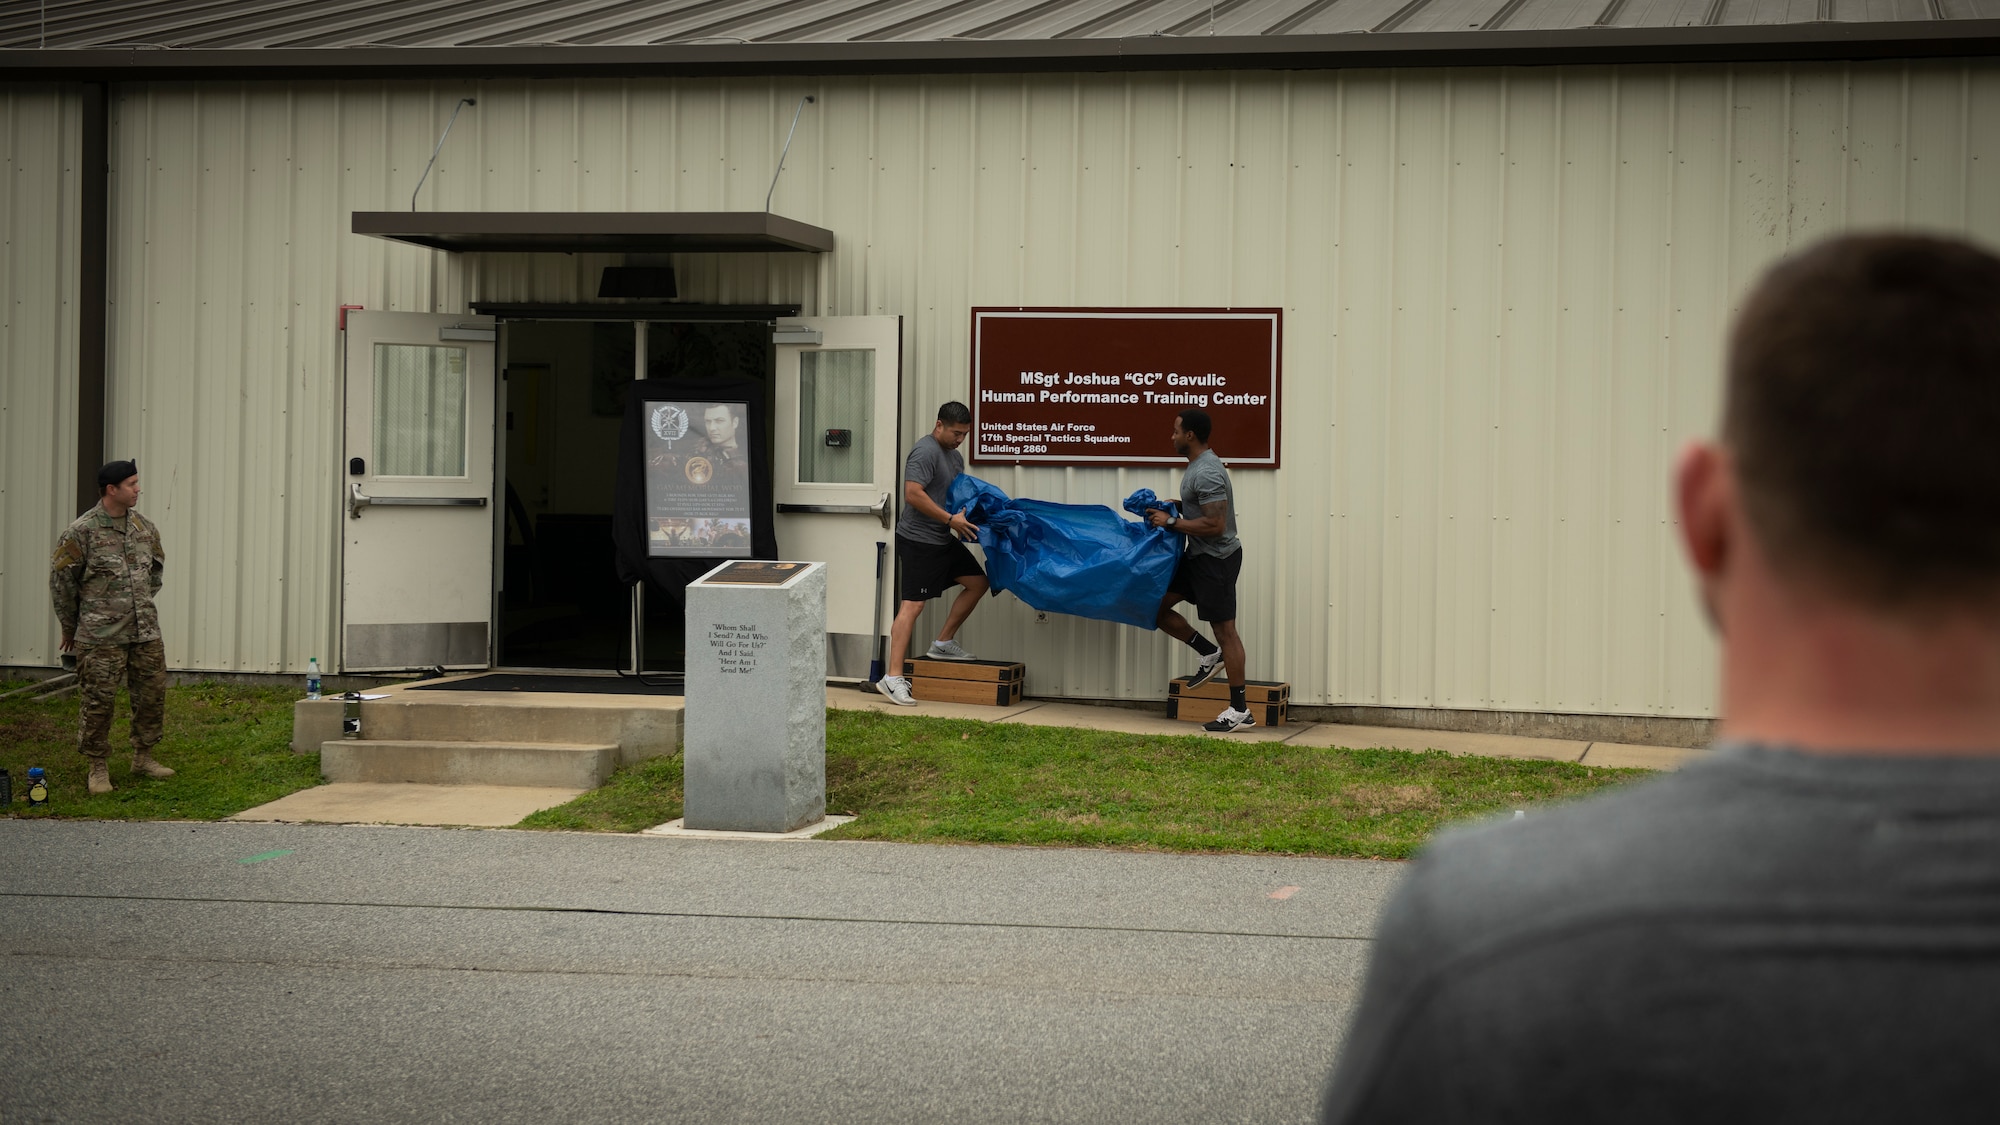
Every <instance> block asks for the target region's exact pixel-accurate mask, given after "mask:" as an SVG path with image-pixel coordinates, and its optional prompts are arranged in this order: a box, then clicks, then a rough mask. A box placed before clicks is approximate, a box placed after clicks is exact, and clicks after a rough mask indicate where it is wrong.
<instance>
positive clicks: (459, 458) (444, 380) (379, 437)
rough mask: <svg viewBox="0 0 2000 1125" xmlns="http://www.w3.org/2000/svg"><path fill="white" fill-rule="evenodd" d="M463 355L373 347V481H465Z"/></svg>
mask: <svg viewBox="0 0 2000 1125" xmlns="http://www.w3.org/2000/svg"><path fill="white" fill-rule="evenodd" d="M465 390H466V385H465V349H463V348H446V347H435V346H425V345H421V344H376V345H375V475H376V476H383V477H462V476H464V475H465Z"/></svg>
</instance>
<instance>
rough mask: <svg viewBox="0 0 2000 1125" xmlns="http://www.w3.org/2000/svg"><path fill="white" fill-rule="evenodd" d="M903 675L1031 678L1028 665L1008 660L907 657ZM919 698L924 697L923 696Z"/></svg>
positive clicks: (913, 677)
mask: <svg viewBox="0 0 2000 1125" xmlns="http://www.w3.org/2000/svg"><path fill="white" fill-rule="evenodd" d="M903 675H904V676H906V677H908V678H909V679H911V680H916V679H918V678H922V679H926V680H974V681H977V682H980V683H989V684H1018V683H1022V682H1025V681H1026V680H1027V678H1028V666H1027V665H1025V664H1016V663H1014V662H1012V661H1008V660H931V659H927V658H926V659H919V660H905V661H903ZM917 698H919V699H922V698H923V697H922V696H918V697H917Z"/></svg>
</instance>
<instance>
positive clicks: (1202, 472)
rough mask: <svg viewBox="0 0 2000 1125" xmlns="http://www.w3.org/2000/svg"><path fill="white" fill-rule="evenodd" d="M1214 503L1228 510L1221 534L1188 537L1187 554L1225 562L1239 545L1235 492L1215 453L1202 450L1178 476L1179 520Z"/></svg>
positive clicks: (1227, 471) (1194, 514) (1196, 513)
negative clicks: (1214, 558)
mask: <svg viewBox="0 0 2000 1125" xmlns="http://www.w3.org/2000/svg"><path fill="white" fill-rule="evenodd" d="M1217 500H1220V501H1222V502H1223V503H1224V504H1226V505H1228V507H1229V512H1228V515H1227V516H1225V517H1224V519H1223V521H1222V534H1221V535H1206V536H1204V535H1190V536H1188V537H1187V553H1188V554H1190V555H1214V556H1215V557H1216V558H1219V559H1220V558H1227V557H1228V556H1230V555H1233V554H1235V553H1236V551H1237V548H1239V547H1241V546H1242V545H1243V544H1242V542H1241V541H1239V540H1238V539H1237V538H1236V489H1235V488H1234V487H1233V486H1232V485H1231V484H1230V481H1229V470H1228V469H1226V468H1224V467H1223V465H1222V458H1220V457H1217V456H1216V455H1215V450H1213V449H1204V450H1202V451H1201V456H1199V457H1196V458H1195V459H1194V460H1192V461H1189V462H1188V467H1187V469H1186V470H1184V471H1183V472H1182V473H1181V516H1182V517H1183V518H1185V519H1192V518H1194V517H1196V516H1199V515H1201V506H1202V505H1203V504H1213V503H1215V502H1216V501H1217Z"/></svg>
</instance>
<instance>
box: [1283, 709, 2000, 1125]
mask: <svg viewBox="0 0 2000 1125" xmlns="http://www.w3.org/2000/svg"><path fill="white" fill-rule="evenodd" d="M1996 1027H2000V758H1984V759H1981V758H1948V757H1929V758H1904V757H1893V756H1887V755H1882V756H1832V755H1819V754H1806V753H1800V752H1797V751H1792V750H1783V749H1773V748H1769V747H1763V746H1756V745H1747V744H1738V745H1725V746H1720V747H1718V748H1717V749H1716V750H1715V752H1714V753H1713V754H1712V755H1710V756H1708V757H1706V758H1705V759H1703V760H1700V761H1697V762H1694V763H1692V764H1690V765H1688V766H1687V767H1686V768H1684V769H1682V770H1681V771H1680V772H1679V773H1676V774H1670V775H1667V776H1664V777H1660V778H1657V779H1654V780H1650V781H1646V782H1641V783H1638V784H1635V785H1632V786H1631V787H1629V788H1625V789H1621V790H1618V791H1616V792H1614V793H1610V794H1606V795H1603V796H1599V797H1594V798H1591V799H1589V800H1585V801H1579V802H1576V803H1573V804H1569V805H1565V806H1561V807H1557V808H1553V809H1548V810H1536V811H1531V812H1529V813H1528V815H1527V816H1526V817H1524V818H1522V819H1519V820H1503V821H1499V822H1496V823H1489V824H1486V825H1483V826H1479V827H1473V828H1469V829H1460V830H1456V831H1453V832H1449V833H1447V834H1445V835H1444V836H1442V837H1440V838H1439V839H1438V840H1437V841H1436V842H1434V843H1433V844H1432V845H1431V846H1430V847H1429V848H1427V849H1426V850H1425V852H1424V854H1423V855H1422V856H1421V857H1420V858H1419V860H1418V862H1417V863H1416V864H1415V866H1414V867H1413V868H1412V870H1411V871H1410V874H1409V876H1408V878H1407V880H1406V881H1405V882H1404V884H1403V886H1402V887H1401V888H1400V889H1399V890H1398V892H1397V894H1396V896H1395V898H1394V899H1393V900H1392V901H1391V903H1390V905H1389V907H1388V909H1387V911H1386V913H1385V914H1384V916H1383V918H1382V922H1381V925H1380V927H1379V928H1378V930H1377V932H1376V936H1375V947H1374V954H1373V962H1372V964H1371V965H1370V967H1369V970H1368V978H1367V984H1366V987H1365V990H1364V993H1363V996H1362V1000H1361V1005H1360V1009H1359V1011H1358V1013H1357V1015H1356V1018H1355V1022H1354V1026H1353V1028H1352V1030H1351V1031H1350V1032H1349V1034H1348V1037H1347V1041H1346V1045H1345V1048H1344V1050H1343V1051H1342V1054H1341V1057H1340V1061H1339V1064H1338V1066H1337V1068H1336V1070H1335V1072H1334V1077H1333V1082H1332V1085H1331V1087H1330V1088H1329V1090H1328V1095H1327V1101H1326V1103H1325V1105H1324V1107H1323V1117H1322V1120H1323V1121H1324V1122H1328V1123H1333V1122H1360V1121H1366V1122H1419V1121H1422V1122H1431V1121H1475V1120H1476V1121H1523V1122H1527V1121H1620V1122H1623V1121H1648V1122H1650V1121H1676V1122H1688V1121H1699V1122H1703V1123H1704V1125H1707V1123H1711V1122H1739V1121H1740V1122H1760V1123H1761V1122H1773V1121H1777V1122H1813V1123H1815V1125H1817V1123H1819V1122H1827V1121H1924V1122H1935V1121H1974V1120H1990V1119H1991V1117H1992V1115H1993V1112H1994V1111H1993V1088H1992V1082H1993V1079H1992V1076H1993V1075H1994V1074H2000V1036H1996V1035H1995V1034H1994V1029H1995V1028H1996Z"/></svg>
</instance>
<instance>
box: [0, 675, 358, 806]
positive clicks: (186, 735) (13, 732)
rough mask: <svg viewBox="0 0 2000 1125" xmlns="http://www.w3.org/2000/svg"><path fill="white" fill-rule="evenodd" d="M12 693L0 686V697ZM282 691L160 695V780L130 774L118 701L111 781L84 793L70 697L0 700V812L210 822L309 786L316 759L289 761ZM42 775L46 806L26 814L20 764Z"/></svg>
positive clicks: (215, 687) (199, 690) (315, 777)
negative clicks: (3, 776)
mask: <svg viewBox="0 0 2000 1125" xmlns="http://www.w3.org/2000/svg"><path fill="white" fill-rule="evenodd" d="M20 686H22V685H21V684H19V683H15V684H7V685H0V690H11V689H12V688H15V687H20ZM296 698H298V693H297V692H296V691H293V690H291V689H289V688H246V687H234V686H224V685H221V684H212V683H209V684H197V685H195V686H192V687H170V688H168V689H167V729H166V737H165V738H163V739H162V740H161V742H160V745H159V746H158V747H156V748H155V750H154V756H155V757H157V758H158V759H159V760H160V761H161V762H163V763H164V764H166V765H168V766H171V767H173V768H174V770H175V771H176V775H175V776H174V777H170V778H167V779H166V780H164V781H154V780H151V779H150V778H144V777H134V776H132V751H131V743H130V742H129V741H128V733H129V727H130V725H131V710H130V708H129V706H128V700H127V699H126V698H125V693H123V692H120V693H119V695H118V711H117V715H118V718H117V720H116V721H115V722H114V723H113V725H112V728H111V783H112V785H113V786H115V787H116V788H115V790H114V791H113V792H111V793H106V794H104V795H103V796H99V797H92V796H90V791H89V789H88V788H87V787H86V786H85V784H84V775H85V772H86V763H85V760H84V757H83V755H81V754H79V753H77V752H76V728H77V702H76V693H75V692H71V693H69V694H68V695H66V696H63V697H62V698H60V699H55V700H51V701H49V702H46V703H34V702H30V701H28V700H26V699H21V698H17V699H9V700H4V701H0V766H4V767H6V770H7V772H8V773H9V774H11V775H12V776H13V781H14V801H13V804H12V806H11V807H10V808H9V809H8V810H7V812H8V813H9V814H11V815H14V816H18V817H24V818H42V817H94V818H96V819H99V820H219V819H221V818H223V817H226V816H229V815H230V814H232V813H239V812H242V811H243V810H244V809H248V808H254V807H256V806H258V805H261V804H264V803H266V802H268V801H275V800H277V799H278V798H279V797H282V796H284V795H285V794H287V793H292V792H296V791H298V790H300V789H304V788H307V787H309V786H313V785H318V784H319V755H318V754H293V753H292V751H291V740H292V701H293V700H294V699H296ZM30 766H41V767H42V768H43V769H45V770H47V771H49V778H50V781H51V785H50V798H51V799H50V802H49V804H48V805H47V806H46V807H44V808H41V809H31V808H29V807H28V800H27V798H28V767H30Z"/></svg>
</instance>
